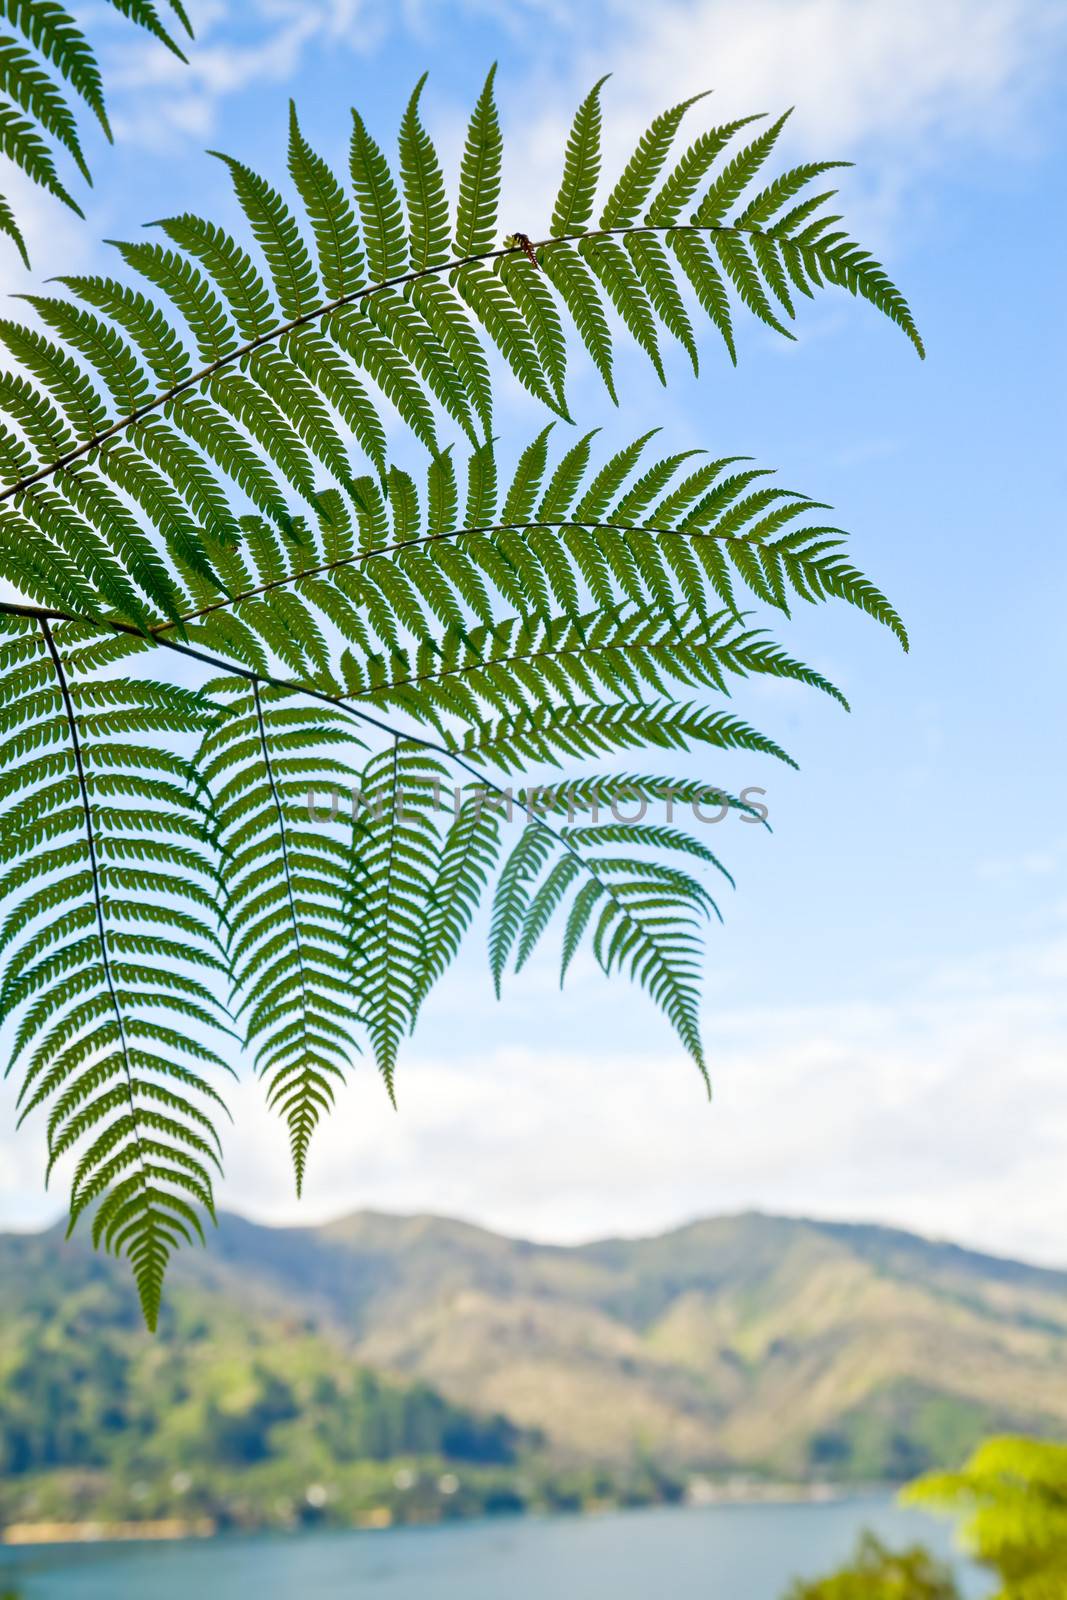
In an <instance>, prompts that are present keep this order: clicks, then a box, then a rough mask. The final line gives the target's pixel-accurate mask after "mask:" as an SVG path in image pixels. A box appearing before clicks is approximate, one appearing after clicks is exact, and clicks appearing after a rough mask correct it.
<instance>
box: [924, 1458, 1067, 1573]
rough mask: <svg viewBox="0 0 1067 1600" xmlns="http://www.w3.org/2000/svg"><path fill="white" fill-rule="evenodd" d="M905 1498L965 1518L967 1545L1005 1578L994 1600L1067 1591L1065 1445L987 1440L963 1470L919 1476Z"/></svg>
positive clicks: (1066, 1467) (980, 1559)
mask: <svg viewBox="0 0 1067 1600" xmlns="http://www.w3.org/2000/svg"><path fill="white" fill-rule="evenodd" d="M906 1498H907V1499H908V1500H909V1501H910V1502H911V1503H912V1504H915V1505H921V1506H929V1507H932V1508H935V1509H937V1510H941V1511H951V1512H953V1513H956V1514H958V1515H962V1516H963V1517H964V1523H963V1538H964V1541H965V1543H966V1545H967V1547H968V1548H969V1549H970V1550H971V1551H972V1552H973V1554H974V1555H975V1557H976V1558H977V1559H978V1560H979V1561H981V1562H983V1563H984V1564H985V1565H986V1566H989V1567H992V1568H993V1570H994V1571H995V1572H996V1573H997V1574H998V1575H999V1577H1000V1579H1001V1587H1000V1588H999V1589H998V1590H997V1594H996V1597H995V1600H1054V1597H1057V1596H1060V1595H1062V1594H1064V1592H1067V1445H1065V1444H1058V1443H1053V1442H1051V1441H1048V1440H1039V1439H1027V1438H1014V1437H1001V1438H993V1439H987V1440H986V1442H985V1443H984V1444H981V1445H979V1447H978V1449H977V1450H975V1451H974V1453H973V1454H972V1455H971V1457H970V1459H969V1460H968V1462H967V1463H966V1465H965V1466H964V1468H963V1470H962V1471H960V1472H955V1473H951V1472H947V1473H933V1474H931V1475H930V1476H928V1477H925V1478H920V1479H919V1481H918V1482H917V1483H915V1484H912V1485H911V1487H910V1488H909V1489H908V1491H907V1495H906Z"/></svg>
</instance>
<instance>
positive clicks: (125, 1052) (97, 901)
mask: <svg viewBox="0 0 1067 1600" xmlns="http://www.w3.org/2000/svg"><path fill="white" fill-rule="evenodd" d="M51 620H54V619H51V618H50V617H49V616H48V615H47V614H41V613H38V621H39V622H40V625H41V632H42V634H43V635H44V641H45V644H46V645H47V647H48V654H49V655H50V656H51V658H52V665H53V666H54V668H55V672H56V679H57V682H58V684H59V691H60V694H61V696H62V699H63V709H64V712H65V714H66V718H67V726H68V728H69V730H70V743H71V750H72V753H73V756H74V767H75V771H76V773H77V777H78V793H79V795H80V797H81V805H82V814H83V816H84V818H85V842H86V846H87V848H88V853H89V875H90V877H91V878H92V883H93V905H94V907H95V911H96V929H97V937H98V938H99V941H100V964H101V968H102V970H103V974H104V981H105V983H106V984H107V990H108V994H109V996H110V999H111V1005H112V1009H113V1010H114V1013H115V1024H116V1026H117V1028H118V1035H119V1044H120V1046H121V1049H122V1069H123V1073H124V1075H125V1079H126V1096H127V1099H128V1100H129V1104H130V1117H131V1120H132V1122H133V1137H134V1143H135V1145H136V1147H137V1160H138V1164H139V1166H140V1168H141V1182H142V1185H145V1184H146V1183H147V1176H146V1173H145V1156H144V1147H143V1146H142V1144H141V1133H140V1128H139V1126H138V1122H137V1101H136V1097H135V1094H134V1087H133V1069H132V1067H131V1065H130V1047H129V1042H128V1040H127V1038H126V1025H125V1023H124V1021H123V1016H122V1007H121V1006H120V1005H119V997H118V994H117V992H116V989H115V979H114V974H113V972H112V970H111V957H110V954H109V953H108V947H107V927H106V923H105V919H104V900H103V895H102V894H101V891H100V862H99V858H98V855H97V850H96V837H95V834H94V832H93V808H92V802H91V801H90V799H89V781H88V777H87V774H86V770H85V758H84V755H83V752H82V744H81V735H80V734H79V732H78V717H77V713H76V711H75V709H74V701H73V698H72V696H71V692H70V684H69V683H68V681H67V674H66V671H65V669H64V666H63V659H62V657H61V656H60V654H59V651H58V649H57V648H56V641H55V637H54V635H53V633H52V629H51V626H50V621H51Z"/></svg>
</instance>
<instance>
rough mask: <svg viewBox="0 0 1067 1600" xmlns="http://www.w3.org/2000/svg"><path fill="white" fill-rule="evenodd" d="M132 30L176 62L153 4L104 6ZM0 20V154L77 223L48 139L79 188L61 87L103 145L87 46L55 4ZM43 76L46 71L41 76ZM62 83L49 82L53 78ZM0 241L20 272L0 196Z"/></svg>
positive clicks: (98, 94) (22, 8)
mask: <svg viewBox="0 0 1067 1600" xmlns="http://www.w3.org/2000/svg"><path fill="white" fill-rule="evenodd" d="M109 3H110V4H111V5H113V6H114V7H115V9H116V10H117V11H120V12H121V13H122V15H123V16H126V17H129V19H130V21H131V22H135V23H136V24H137V25H138V26H139V27H142V28H145V29H147V31H148V32H149V33H152V34H154V35H155V36H156V38H157V39H160V40H162V42H163V43H164V44H165V45H167V47H168V48H169V49H170V50H172V51H173V52H174V54H175V55H176V56H178V57H179V59H181V60H183V61H184V59H185V57H184V56H183V55H182V52H181V50H180V49H179V48H178V45H177V44H176V43H175V41H174V39H173V38H172V37H171V34H170V33H169V32H168V31H167V26H166V25H165V24H164V22H163V20H162V18H161V16H160V9H161V7H160V6H159V5H158V4H154V3H153V0H109ZM168 4H169V8H170V10H171V11H172V12H173V13H174V15H175V17H176V18H177V20H178V22H179V23H180V25H181V27H182V30H183V31H184V32H185V33H187V34H190V35H191V33H192V29H191V28H190V26H189V19H188V17H187V16H186V14H185V9H184V7H183V5H182V3H181V0H168ZM0 20H2V21H3V22H4V23H6V24H7V26H8V27H10V28H11V29H13V30H14V35H5V36H2V37H0V153H2V154H3V155H5V156H6V157H7V158H8V160H9V161H13V162H14V163H15V165H16V166H17V167H19V168H21V170H22V171H23V172H24V173H25V174H26V176H27V177H28V178H29V179H30V180H31V181H32V182H33V183H36V184H39V185H40V187H41V188H42V189H47V190H48V192H49V193H50V194H53V195H55V196H56V198H57V199H59V200H62V201H63V203H64V205H67V206H69V207H70V209H71V210H72V211H76V212H77V214H78V215H79V216H81V215H82V212H81V208H80V206H79V205H78V203H77V201H76V200H74V199H73V198H72V197H71V195H70V194H69V192H68V190H67V188H66V186H65V184H64V183H63V181H62V179H61V178H60V175H59V173H58V172H57V170H56V165H55V157H54V150H53V149H52V148H50V147H49V144H48V139H49V138H51V139H52V140H53V141H54V143H55V144H56V145H58V146H60V147H61V148H62V149H63V150H65V151H66V153H67V155H68V156H70V157H71V159H72V160H73V161H74V164H75V165H76V167H77V168H78V171H79V173H80V174H81V176H82V177H83V178H84V179H85V181H86V183H91V182H92V179H91V177H90V176H89V168H88V166H87V165H86V160H85V155H84V153H83V151H82V147H81V139H80V135H79V132H78V123H77V119H76V117H75V114H74V111H73V109H72V107H71V105H70V102H69V100H68V98H67V93H66V86H69V88H70V90H72V91H73V93H74V94H76V95H77V96H78V97H79V98H80V99H81V100H83V101H84V103H85V104H86V105H87V106H88V107H89V110H90V111H92V112H93V114H94V115H95V117H96V119H97V121H98V122H99V124H100V126H101V128H102V129H103V131H104V133H105V134H106V135H107V137H108V138H109V139H110V138H111V130H110V128H109V127H108V121H107V112H106V110H105V108H104V92H103V84H102V82H101V78H100V71H99V68H98V67H97V64H96V60H95V58H94V56H93V52H92V49H91V47H90V44H89V41H88V40H87V39H86V37H85V35H84V34H83V33H82V31H81V28H80V27H79V26H78V24H77V22H76V21H75V20H74V18H73V17H72V16H71V15H70V14H69V13H68V12H67V10H66V8H65V7H64V6H62V5H60V4H59V3H58V0H0ZM49 68H51V69H52V71H49ZM55 75H58V77H59V78H60V79H62V80H64V82H62V83H60V82H57V81H56V76H55ZM0 233H2V234H6V235H7V237H8V238H9V239H11V240H13V241H14V243H15V245H16V247H17V249H18V251H19V254H20V255H21V257H22V259H23V262H24V263H25V265H26V266H27V267H28V266H29V264H30V263H29V257H28V255H27V253H26V242H25V239H24V238H23V235H22V230H21V228H20V227H19V223H18V219H17V218H16V216H15V214H14V212H13V210H12V208H11V206H10V204H9V202H8V201H7V200H5V199H4V197H3V196H2V195H0Z"/></svg>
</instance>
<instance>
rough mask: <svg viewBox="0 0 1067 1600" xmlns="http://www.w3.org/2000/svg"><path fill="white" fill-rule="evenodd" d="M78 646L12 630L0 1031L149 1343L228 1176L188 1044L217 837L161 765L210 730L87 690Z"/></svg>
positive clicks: (204, 986)
mask: <svg viewBox="0 0 1067 1600" xmlns="http://www.w3.org/2000/svg"><path fill="white" fill-rule="evenodd" d="M85 633H86V630H84V629H82V628H65V629H57V630H56V631H53V628H52V626H51V625H50V624H49V623H48V622H47V621H44V622H42V623H40V624H39V625H36V626H35V625H34V624H33V623H28V622H26V623H16V622H14V621H12V620H11V619H4V629H3V636H2V642H0V670H2V674H3V676H2V681H3V683H4V686H5V691H6V692H5V695H4V705H3V709H2V710H0V737H2V739H3V741H4V751H3V766H4V770H5V771H7V772H11V773H12V774H13V775H14V774H16V773H17V777H16V778H15V781H14V782H13V783H10V784H7V785H6V786H5V790H6V792H5V794H4V826H3V829H2V831H0V838H2V843H0V867H2V871H3V878H2V879H0V892H2V894H3V903H4V906H5V921H4V924H3V928H2V929H0V946H3V947H6V965H5V970H4V976H3V982H2V986H0V1015H2V1016H3V1017H4V1018H10V1019H11V1020H12V1023H13V1030H14V1041H15V1042H14V1049H13V1055H12V1059H11V1062H10V1063H9V1068H8V1070H9V1071H11V1070H18V1071H20V1072H21V1088H20V1092H19V1105H20V1109H21V1113H22V1115H23V1117H25V1116H28V1115H29V1114H30V1113H31V1112H33V1111H35V1110H36V1109H37V1108H39V1107H44V1106H46V1105H47V1106H50V1108H51V1109H50V1113H49V1120H48V1151H49V1170H50V1171H51V1169H52V1168H53V1167H54V1166H55V1164H56V1163H57V1162H58V1161H60V1160H61V1159H62V1158H64V1157H66V1156H68V1155H71V1156H74V1157H76V1165H75V1169H74V1174H73V1179H72V1187H71V1202H70V1214H71V1227H73V1226H74V1225H75V1224H76V1222H77V1221H78V1219H79V1218H80V1217H81V1216H82V1215H83V1214H85V1213H86V1212H88V1211H90V1210H91V1211H92V1214H93V1222H92V1231H93V1236H94V1239H95V1240H96V1241H97V1242H102V1243H104V1244H105V1245H106V1246H107V1247H108V1248H109V1249H113V1250H115V1251H117V1252H120V1253H122V1254H124V1255H125V1256H126V1257H127V1258H128V1259H129V1261H130V1263H131V1266H132V1269H133V1273H134V1277H135V1279H136V1282H137V1286H138V1290H139V1293H140V1297H141V1303H142V1306H143V1308H144V1313H145V1317H146V1320H147V1321H148V1323H149V1325H150V1326H154V1325H155V1321H156V1318H157V1315H158V1310H159V1300H160V1293H161V1288H162V1280H163V1273H164V1269H165V1266H166V1262H167V1259H168V1257H169V1255H170V1253H171V1251H172V1249H173V1248H174V1246H175V1245H176V1244H178V1243H179V1242H180V1241H186V1240H189V1239H191V1238H193V1237H202V1226H201V1221H200V1213H201V1212H207V1213H208V1214H209V1215H211V1214H213V1200H212V1178H211V1172H212V1169H213V1168H217V1167H218V1164H219V1148H218V1139H217V1135H216V1133H215V1130H214V1122H213V1116H214V1112H215V1111H216V1110H217V1109H218V1108H219V1107H220V1105H221V1101H220V1099H219V1095H218V1091H217V1089H216V1088H215V1086H214V1083H213V1081H212V1079H213V1077H214V1076H216V1075H217V1073H218V1072H219V1071H222V1070H225V1068H226V1065H227V1063H226V1062H225V1060H224V1058H223V1057H222V1056H221V1055H219V1054H218V1051H217V1048H216V1047H215V1045H214V1043H212V1044H210V1045H209V1044H206V1043H205V1042H204V1037H203V1035H201V1036H200V1037H199V1039H198V1040H197V1041H196V1042H195V1043H194V1042H192V1041H187V1040H186V1039H185V1038H184V1026H185V1024H186V1023H187V1022H188V1021H190V1020H195V1021H196V1023H197V1024H198V1025H199V1024H202V1025H203V1026H204V1027H206V1028H207V1029H208V1030H211V1029H214V1030H216V1032H217V1031H218V1030H219V1029H220V1027H221V1026H222V1015H221V1011H220V1007H219V1004H218V1000H217V998H216V992H215V985H216V982H217V979H218V976H219V975H220V974H221V972H222V970H223V969H222V960H221V951H220V950H219V947H218V942H217V939H216V937H215V930H214V920H213V915H212V902H211V896H210V882H211V876H212V872H211V858H210V850H209V845H208V838H207V824H206V818H205V815H204V813H203V810H202V808H201V807H200V805H199V803H198V801H197V798H196V793H195V784H194V780H193V777H192V772H191V769H190V767H189V765H188V762H187V760H185V759H184V758H181V757H179V756H176V755H174V754H173V753H172V750H171V748H169V747H171V746H173V744H174V741H175V739H176V738H177V737H180V736H182V735H184V734H186V733H187V732H188V731H189V730H195V729H197V727H205V726H206V725H207V724H208V722H209V721H210V713H209V712H208V711H207V710H206V709H205V707H204V705H203V704H202V702H200V701H199V700H198V699H197V697H196V696H195V695H193V694H190V693H189V692H188V691H187V690H182V689H177V688H174V687H171V686H169V685H166V684H157V683H152V682H149V681H142V680H139V681H136V682H132V681H131V682H118V681H114V680H107V679H100V678H98V677H95V676H92V675H87V674H86V666H87V665H88V666H89V667H90V668H91V667H92V665H93V661H92V657H91V656H90V659H89V662H88V663H86V662H85V661H84V660H83V654H82V646H81V641H82V640H83V639H84V638H85ZM13 763H14V765H13ZM164 840H166V844H165V845H164V846H163V847H162V848H160V846H161V844H162V842H163V841H164ZM148 863H150V865H148ZM168 1019H173V1022H170V1021H169V1020H168Z"/></svg>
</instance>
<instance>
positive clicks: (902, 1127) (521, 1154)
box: [223, 945, 1067, 1264]
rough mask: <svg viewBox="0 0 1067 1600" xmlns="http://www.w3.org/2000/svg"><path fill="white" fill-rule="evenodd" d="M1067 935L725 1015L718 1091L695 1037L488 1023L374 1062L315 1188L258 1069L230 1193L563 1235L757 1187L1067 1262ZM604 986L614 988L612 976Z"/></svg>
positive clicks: (745, 1202)
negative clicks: (708, 1089)
mask: <svg viewBox="0 0 1067 1600" xmlns="http://www.w3.org/2000/svg"><path fill="white" fill-rule="evenodd" d="M1065 976H1067V946H1063V945H1047V946H1042V947H1040V948H1037V949H1032V950H1025V951H1019V952H1018V953H1017V954H1016V955H1015V956H1014V957H1010V958H1005V957H1003V956H1001V955H998V956H996V957H992V956H991V957H990V958H989V959H988V960H983V961H975V962H971V963H969V964H967V965H962V966H961V965H946V966H945V967H944V968H943V969H941V970H940V971H937V972H934V973H932V974H930V976H929V977H928V978H927V979H926V980H925V981H920V982H918V983H916V984H915V986H914V987H913V989H912V990H911V993H910V997H908V998H904V999H901V1000H900V1001H899V1002H898V1003H896V1004H877V1005H876V1004H853V1005H848V1006H833V1005H828V1004H822V1005H819V1006H812V1007H807V1008H797V1009H794V1010H781V1009H779V1010H767V1011H761V1012H760V1013H758V1014H734V1015H728V1016H725V1017H723V1016H718V1017H716V1018H714V1019H713V1023H712V1027H711V1029H710V1032H711V1033H712V1035H713V1039H714V1064H713V1074H714V1081H715V1100H714V1102H713V1104H712V1105H711V1106H708V1105H707V1104H706V1103H705V1101H704V1097H703V1091H702V1088H701V1085H700V1082H699V1079H698V1078H697V1075H696V1073H695V1072H694V1071H693V1069H692V1067H691V1066H687V1064H686V1062H685V1060H684V1059H683V1058H682V1057H681V1055H680V1053H671V1052H667V1051H665V1052H664V1053H663V1054H662V1055H661V1056H657V1057H655V1058H653V1057H647V1056H646V1057H638V1056H636V1055H627V1054H625V1053H624V1052H623V1051H621V1050H620V1051H616V1052H613V1053H611V1054H604V1053H598V1052H593V1051H588V1052H584V1053H583V1052H578V1051H576V1050H571V1051H568V1050H566V1049H562V1050H561V1049H555V1050H549V1051H543V1050H540V1049H535V1048H533V1047H529V1048H509V1049H501V1050H499V1051H497V1052H495V1053H487V1052H485V1051H479V1050H478V1048H477V1046H475V1047H474V1048H473V1049H472V1051H471V1053H470V1055H469V1057H466V1058H462V1059H455V1058H452V1059H447V1060H446V1059H434V1058H433V1056H432V1055H429V1054H426V1053H423V1052H420V1051H419V1050H418V1048H417V1046H416V1048H413V1049H412V1050H410V1051H409V1052H408V1055H407V1056H406V1058H405V1060H404V1061H403V1063H402V1071H401V1076H400V1097H401V1109H400V1111H399V1113H396V1112H393V1111H392V1110H391V1109H390V1107H389V1105H388V1103H387V1100H386V1097H385V1094H384V1091H383V1090H382V1088H381V1085H380V1084H379V1083H378V1082H377V1081H376V1079H375V1076H374V1072H373V1069H372V1068H371V1067H370V1066H369V1065H368V1066H366V1067H364V1068H363V1069H362V1070H361V1071H360V1072H359V1073H358V1074H357V1075H356V1079H355V1081H354V1083H353V1085H352V1086H351V1088H350V1089H349V1090H348V1092H347V1093H346V1094H345V1095H344V1097H343V1099H342V1101H341V1103H340V1104H339V1106H338V1108H337V1111H336V1113H335V1115H334V1117H333V1119H332V1120H331V1121H330V1122H329V1123H328V1124H327V1126H326V1127H325V1128H324V1129H323V1130H321V1131H320V1133H319V1135H318V1137H317V1140H316V1144H315V1148H314V1152H313V1158H312V1163H311V1173H310V1183H309V1191H308V1195H307V1198H306V1200H305V1201H304V1203H303V1205H301V1206H298V1205H297V1204H296V1202H295V1201H294V1200H293V1198H292V1190H291V1180H290V1177H289V1172H288V1164H287V1151H286V1147H285V1137H284V1131H283V1129H282V1128H281V1126H280V1125H279V1124H278V1123H277V1122H276V1121H274V1119H272V1118H271V1117H269V1116H268V1115H267V1113H266V1112H265V1111H264V1109H263V1106H262V1095H261V1093H260V1091H259V1089H258V1087H257V1086H256V1085H254V1084H249V1085H246V1086H244V1087H243V1088H241V1089H240V1090H239V1091H237V1093H236V1095H234V1096H232V1097H231V1101H232V1107H233V1110H234V1112H235V1119H236V1126H235V1128H234V1129H232V1130H230V1131H229V1133H228V1135H227V1173H228V1177H227V1182H226V1184H225V1187H224V1190H223V1202H224V1203H225V1204H227V1205H231V1206H234V1207H236V1208H237V1209H240V1210H242V1211H245V1212H246V1213H248V1214H250V1215H253V1216H256V1217H259V1218H261V1219H264V1220H270V1221H276V1222H280V1221H297V1220H304V1221H313V1220H321V1219H325V1218H329V1217H332V1216H335V1215H337V1214H339V1213H341V1212H344V1211H346V1210H350V1209H354V1208H356V1207H358V1206H374V1207H379V1208H382V1209H387V1210H389V1209H392V1210H401V1211H414V1210H428V1211H435V1212H444V1213H451V1214H455V1215H460V1216H465V1217H470V1218H473V1219H475V1220H480V1221H483V1222H486V1223H488V1224H490V1225H491V1226H495V1227H498V1228H501V1229H504V1230H507V1231H513V1232H517V1233H524V1234H529V1235H532V1236H535V1237H541V1238H548V1239H555V1240H575V1239H581V1238H588V1237H591V1236H595V1235H600V1234H605V1233H612V1232H622V1233H648V1232H650V1231H653V1230H655V1229H657V1228H660V1227H667V1226H670V1225H671V1224H673V1223H676V1222H679V1221H681V1220H684V1219H687V1218H689V1217H691V1216H695V1215H700V1214H708V1213H714V1212H721V1211H728V1210H734V1209H738V1208H741V1207H745V1206H750V1205H751V1206H759V1207H762V1208H765V1209H768V1210H781V1211H785V1212H791V1213H806V1214H809V1215H812V1214H814V1215H822V1216H829V1217H836V1218H846V1219H854V1218H864V1219H876V1220H883V1221H888V1222H891V1223H897V1224H901V1225H904V1226H907V1227H913V1228H916V1229H918V1230H919V1231H922V1232H926V1233H932V1234H937V1235H944V1236H948V1237H953V1238H957V1239H960V1240H962V1241H964V1242H966V1243H971V1244H974V1245H978V1246H982V1247H986V1248H991V1249H994V1250H1000V1251H1003V1252H1005V1253H1009V1254H1020V1255H1024V1256H1030V1257H1033V1258H1035V1259H1041V1260H1046V1261H1049V1262H1055V1263H1060V1264H1063V1263H1065V1262H1067V1104H1065V1102H1064V1096H1063V1071H1064V1068H1063V1059H1064V1051H1063V1041H1064V1038H1065V1036H1067V1008H1065V1003H1064V1000H1063V995H1064V990H1065V985H1064V978H1065ZM598 992H599V991H598Z"/></svg>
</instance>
